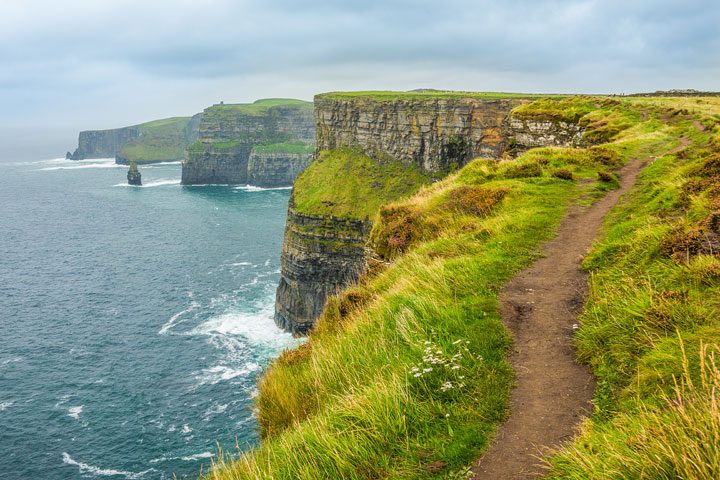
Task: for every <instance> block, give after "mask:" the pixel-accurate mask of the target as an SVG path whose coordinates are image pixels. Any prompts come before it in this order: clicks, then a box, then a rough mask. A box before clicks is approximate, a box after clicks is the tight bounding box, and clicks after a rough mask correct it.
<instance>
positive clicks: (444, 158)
mask: <svg viewBox="0 0 720 480" xmlns="http://www.w3.org/2000/svg"><path fill="white" fill-rule="evenodd" d="M523 102H524V101H523V100H518V99H499V100H497V99H495V100H484V99H480V98H473V97H455V98H440V99H429V100H418V99H408V100H404V99H399V100H395V101H376V100H373V99H370V98H364V97H360V98H356V99H339V98H335V97H333V96H332V95H318V96H317V97H315V118H316V123H317V126H316V128H317V148H318V150H326V149H333V148H338V147H342V146H354V145H359V146H360V147H361V148H362V149H363V150H364V151H365V152H367V153H368V154H369V155H371V156H372V155H377V154H384V155H389V156H391V157H392V158H395V159H397V160H400V161H402V162H404V163H415V164H417V165H419V166H420V167H422V168H423V169H424V170H426V171H431V172H440V171H443V170H446V169H449V168H452V167H458V166H462V165H464V164H465V163H467V162H468V161H469V160H472V159H473V158H476V157H488V158H498V157H499V156H500V155H501V154H502V153H503V151H504V150H505V147H506V143H507V136H506V135H505V134H504V130H505V129H506V125H507V119H508V115H509V114H510V111H511V110H512V109H513V108H514V107H516V106H518V105H520V104H521V103H523Z"/></svg>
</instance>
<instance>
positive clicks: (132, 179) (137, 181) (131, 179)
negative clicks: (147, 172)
mask: <svg viewBox="0 0 720 480" xmlns="http://www.w3.org/2000/svg"><path fill="white" fill-rule="evenodd" d="M127 179H128V185H137V186H140V185H142V178H141V175H140V170H138V166H137V162H136V161H134V160H133V161H131V162H130V168H129V169H128V173H127Z"/></svg>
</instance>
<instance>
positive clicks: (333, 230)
mask: <svg viewBox="0 0 720 480" xmlns="http://www.w3.org/2000/svg"><path fill="white" fill-rule="evenodd" d="M371 226H372V225H371V224H370V222H369V221H368V220H352V219H341V218H337V217H329V216H325V217H322V216H314V215H304V214H299V213H297V212H296V211H295V208H294V204H293V201H292V199H291V200H290V207H289V210H288V220H287V226H286V228H285V239H284V241H283V248H282V256H281V272H282V274H281V277H280V284H279V286H278V289H277V296H276V302H275V322H276V323H277V324H278V325H279V326H281V327H282V328H284V329H286V330H288V331H291V332H293V333H296V334H305V333H307V331H308V330H309V329H310V328H311V327H312V325H313V322H314V321H315V319H317V317H318V316H319V315H320V313H322V309H323V307H324V306H325V300H326V299H327V297H328V295H332V294H334V293H336V292H337V291H338V290H340V289H342V288H343V287H345V286H346V285H348V284H351V283H354V282H356V281H357V280H358V278H359V277H360V275H361V274H362V273H363V271H364V269H365V242H366V239H367V236H368V235H369V233H370V228H371Z"/></svg>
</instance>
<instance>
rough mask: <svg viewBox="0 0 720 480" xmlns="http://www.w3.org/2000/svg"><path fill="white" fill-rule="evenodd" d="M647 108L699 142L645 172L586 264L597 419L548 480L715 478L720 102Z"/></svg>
mask: <svg viewBox="0 0 720 480" xmlns="http://www.w3.org/2000/svg"><path fill="white" fill-rule="evenodd" d="M647 103H648V102H647V101H637V102H636V104H637V105H638V106H640V107H641V108H644V106H645V105H646V104H647ZM651 103H652V104H653V105H655V106H657V107H661V108H662V109H664V112H663V114H662V116H663V117H664V118H665V120H666V121H668V122H669V123H671V124H672V125H673V127H672V128H673V131H672V137H673V138H674V139H675V140H674V141H675V142H676V143H677V138H679V137H685V138H686V139H687V140H688V141H692V144H690V145H689V146H687V147H686V148H683V149H681V150H680V151H678V152H677V153H675V154H673V155H666V156H663V157H661V158H657V159H655V160H654V161H653V162H652V164H651V165H649V166H648V167H647V168H646V169H645V171H644V173H643V175H642V176H641V178H640V180H639V184H638V186H637V188H636V189H635V191H634V192H633V195H632V196H631V197H629V198H626V199H625V201H624V202H623V203H622V204H621V205H619V206H618V207H617V208H616V209H615V210H614V212H612V214H611V215H610V217H609V218H608V219H607V221H606V232H605V235H604V238H603V239H602V241H601V242H599V243H598V244H597V245H596V246H595V248H594V249H593V250H592V252H591V253H590V255H589V256H588V257H587V259H586V260H585V266H586V268H587V269H588V270H589V271H590V272H591V273H592V280H591V295H590V299H589V301H588V303H587V305H586V310H585V312H584V314H583V315H582V318H581V323H580V325H581V327H580V330H579V332H578V334H577V344H578V350H579V356H580V359H581V360H583V361H585V362H587V363H589V364H590V365H591V366H592V368H593V371H594V372H595V374H596V375H597V377H598V388H597V392H596V412H595V415H594V416H593V417H592V419H591V421H589V422H587V423H586V424H585V426H584V428H583V432H582V434H581V435H580V437H579V438H578V439H577V440H576V441H575V442H574V443H573V444H572V445H571V446H569V447H568V448H567V449H565V450H563V451H561V452H560V453H559V454H558V455H557V456H556V457H555V458H554V459H553V460H552V465H553V470H552V474H551V478H577V479H580V478H583V479H584V478H598V479H599V478H603V479H606V478H612V479H632V478H653V479H654V478H684V479H710V478H720V409H719V408H718V398H717V395H718V393H719V392H720V369H718V364H717V362H718V348H719V347H720V127H718V121H719V120H720V117H719V116H718V114H720V101H718V100H717V99H654V100H653V102H651Z"/></svg>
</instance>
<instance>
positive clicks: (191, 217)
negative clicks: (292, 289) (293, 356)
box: [0, 160, 293, 479]
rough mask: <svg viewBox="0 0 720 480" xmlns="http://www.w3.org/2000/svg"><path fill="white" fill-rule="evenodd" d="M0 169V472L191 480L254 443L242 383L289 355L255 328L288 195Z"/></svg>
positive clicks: (44, 166)
mask: <svg viewBox="0 0 720 480" xmlns="http://www.w3.org/2000/svg"><path fill="white" fill-rule="evenodd" d="M0 166H1V167H2V173H1V174H0V452H1V455H0V477H2V478H7V479H20V478H22V479H25V478H43V479H75V478H95V477H105V478H118V479H122V478H142V479H159V478H172V474H173V473H176V474H177V475H178V477H179V478H183V477H184V476H189V477H194V476H195V475H196V474H197V472H199V470H200V468H201V466H202V467H203V468H205V469H207V466H208V465H209V463H210V459H211V455H212V454H213V453H214V452H215V449H216V442H219V443H220V445H222V446H223V448H224V449H228V450H231V451H235V444H236V442H237V443H238V444H239V445H240V446H241V447H246V446H247V445H249V444H253V443H254V442H256V441H257V430H256V423H255V420H254V418H253V416H252V413H253V412H252V409H253V402H252V397H253V395H254V392H255V384H256V380H257V377H258V375H259V374H260V372H261V370H262V368H263V366H264V365H265V363H266V362H267V360H268V358H269V357H272V356H273V355H276V354H277V353H278V352H279V351H280V350H281V349H282V348H284V347H286V346H288V345H290V344H291V343H292V342H293V340H292V338H291V337H290V336H289V335H287V334H285V333H283V332H281V331H279V330H278V329H277V328H276V327H275V325H274V323H273V321H272V308H273V295H274V289H275V286H276V285H277V280H278V274H279V252H280V247H281V242H282V233H283V226H284V221H285V213H286V205H287V200H288V197H289V190H265V191H258V190H254V189H251V190H248V189H242V188H232V187H182V186H180V185H179V178H180V166H179V165H159V166H151V167H144V168H143V169H142V173H143V181H144V182H145V184H146V186H145V187H143V188H135V187H127V186H122V183H123V182H124V179H125V173H126V170H125V168H115V167H114V166H113V165H112V163H111V161H108V160H103V161H97V160H96V161H83V162H80V163H77V162H70V161H65V160H54V161H45V162H28V163H17V162H16V163H12V162H8V161H5V162H4V163H0ZM118 184H120V185H118Z"/></svg>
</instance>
